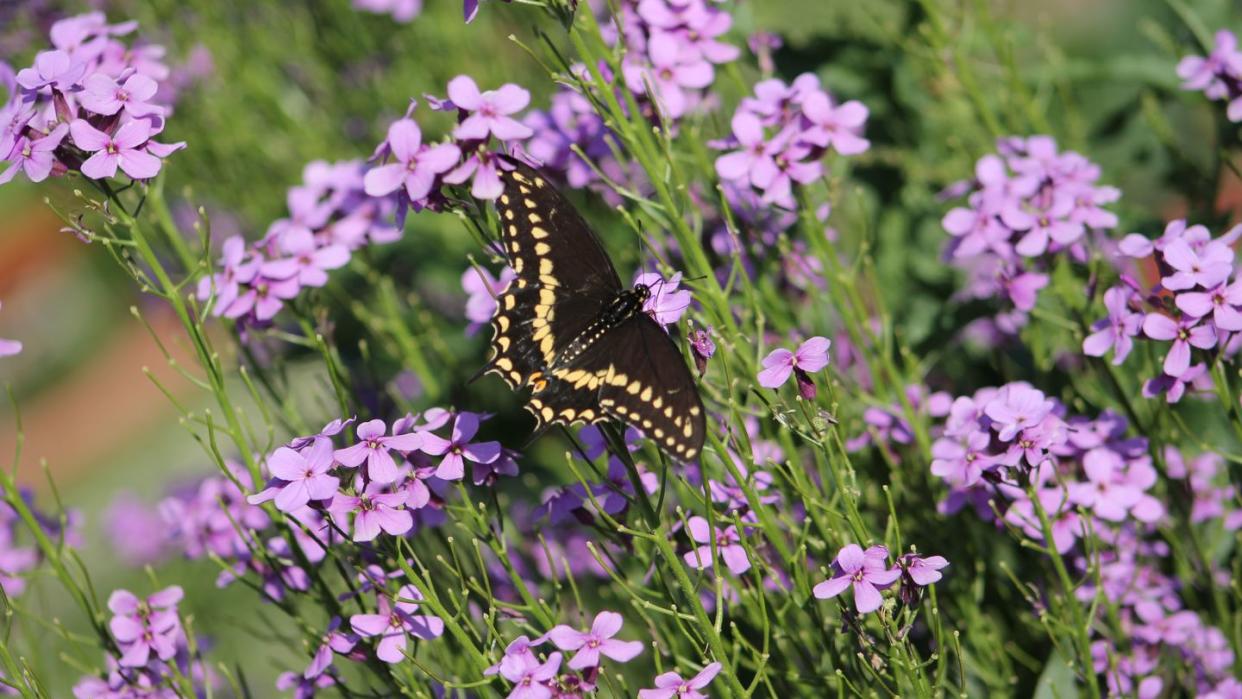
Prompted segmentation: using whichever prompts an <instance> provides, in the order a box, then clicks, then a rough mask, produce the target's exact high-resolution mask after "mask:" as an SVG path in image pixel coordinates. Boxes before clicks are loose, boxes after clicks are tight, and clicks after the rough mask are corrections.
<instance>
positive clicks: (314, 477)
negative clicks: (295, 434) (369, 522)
mask: <svg viewBox="0 0 1242 699" xmlns="http://www.w3.org/2000/svg"><path fill="white" fill-rule="evenodd" d="M333 463H334V461H333V458H332V441H331V440H329V439H319V440H316V441H315V443H314V445H313V446H311V447H309V448H308V449H306V450H305V451H303V452H301V453H299V452H296V451H294V450H292V449H290V448H289V447H280V448H278V449H276V451H274V452H272V455H271V456H269V457H268V458H267V469H268V471H269V472H271V474H272V476H273V483H272V484H271V485H269V486H268V487H267V488H266V489H265V490H263V491H262V492H260V493H256V494H254V495H251V496H250V497H248V498H246V501H247V502H249V503H250V504H251V505H258V504H260V503H263V502H267V501H268V500H272V499H275V501H276V509H278V510H280V511H281V512H293V511H295V510H298V509H300V508H302V507H304V506H305V505H306V503H308V502H310V501H312V500H331V499H332V498H333V496H335V495H336V490H337V488H339V487H340V485H341V481H340V479H339V478H337V477H335V476H330V475H328V471H329V470H331V469H332V466H333Z"/></svg>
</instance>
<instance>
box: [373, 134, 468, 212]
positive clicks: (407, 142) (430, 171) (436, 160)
mask: <svg viewBox="0 0 1242 699" xmlns="http://www.w3.org/2000/svg"><path fill="white" fill-rule="evenodd" d="M422 137H423V136H422V131H421V130H419V128H418V123H417V122H415V121H414V120H413V119H398V120H397V121H394V122H393V123H392V125H390V126H389V127H388V138H387V140H386V141H385V143H386V144H387V145H388V148H389V149H390V150H391V151H392V155H393V159H394V160H395V161H396V162H392V163H388V164H386V165H380V166H378V167H375V168H373V169H371V170H370V171H368V172H367V174H366V176H365V178H364V187H365V188H366V193H367V194H369V195H370V196H373V197H382V196H386V195H388V194H391V193H392V192H395V191H397V190H398V189H400V188H402V187H404V188H405V194H406V196H407V197H409V199H410V201H411V202H422V201H423V200H424V199H426V198H427V195H428V194H430V193H431V191H432V190H433V189H434V188H435V183H436V178H437V177H439V176H440V175H443V174H444V173H446V172H448V171H449V170H452V169H453V167H454V166H455V165H457V161H458V160H461V149H460V148H458V147H457V146H455V145H453V144H452V143H439V144H436V145H428V144H425V143H423V142H422Z"/></svg>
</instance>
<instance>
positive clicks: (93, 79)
mask: <svg viewBox="0 0 1242 699" xmlns="http://www.w3.org/2000/svg"><path fill="white" fill-rule="evenodd" d="M82 87H83V90H82V93H81V94H80V95H79V96H78V101H79V102H81V104H82V106H83V107H84V108H86V109H87V110H88V111H91V112H94V113H96V114H104V115H107V116H111V115H113V114H116V113H117V112H120V111H121V110H122V109H123V110H125V113H126V114H128V115H129V116H131V117H144V116H150V115H152V114H156V115H162V114H163V113H164V108H163V107H161V106H159V105H158V104H152V103H151V102H150V100H151V98H153V97H155V93H156V91H157V90H158V89H159V84H158V83H156V82H155V81H154V80H152V79H151V78H149V77H147V76H145V75H143V74H141V73H134V74H133V75H131V76H129V78H127V79H126V80H125V83H124V84H123V85H118V84H117V82H116V80H113V79H112V77H111V76H109V75H106V74H104V73H94V74H93V75H91V76H90V77H88V78H87V79H86V80H85V81H84V82H83V83H82Z"/></svg>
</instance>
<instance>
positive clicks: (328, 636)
mask: <svg viewBox="0 0 1242 699" xmlns="http://www.w3.org/2000/svg"><path fill="white" fill-rule="evenodd" d="M356 645H358V637H357V636H356V635H354V634H352V633H349V632H347V631H341V618H340V617H336V616H334V617H332V619H331V620H330V621H329V622H328V628H327V630H326V631H324V634H323V638H322V639H320V642H319V648H317V649H316V650H315V654H314V656H312V657H311V661H310V664H309V665H307V666H306V670H304V671H303V672H302V677H304V678H306V679H308V680H313V679H315V678H316V677H319V676H320V675H322V674H324V673H325V672H327V671H328V669H329V668H331V667H332V659H333V656H334V654H336V655H345V654H346V653H349V652H351V651H352V650H353V649H354V646H356Z"/></svg>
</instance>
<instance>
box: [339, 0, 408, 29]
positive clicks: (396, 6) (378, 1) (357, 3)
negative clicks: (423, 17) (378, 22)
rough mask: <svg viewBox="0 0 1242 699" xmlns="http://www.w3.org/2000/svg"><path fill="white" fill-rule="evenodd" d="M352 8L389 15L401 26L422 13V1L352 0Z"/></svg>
mask: <svg viewBox="0 0 1242 699" xmlns="http://www.w3.org/2000/svg"><path fill="white" fill-rule="evenodd" d="M353 6H354V8H356V9H359V10H363V11H364V12H372V13H374V14H377V15H391V16H392V18H393V19H394V20H395V21H397V22H401V23H402V24H404V23H406V22H409V21H410V20H413V19H414V18H415V17H417V16H418V15H419V14H420V13H422V11H423V0H353Z"/></svg>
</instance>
